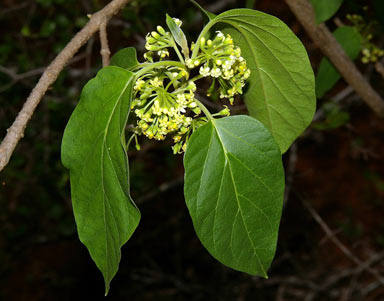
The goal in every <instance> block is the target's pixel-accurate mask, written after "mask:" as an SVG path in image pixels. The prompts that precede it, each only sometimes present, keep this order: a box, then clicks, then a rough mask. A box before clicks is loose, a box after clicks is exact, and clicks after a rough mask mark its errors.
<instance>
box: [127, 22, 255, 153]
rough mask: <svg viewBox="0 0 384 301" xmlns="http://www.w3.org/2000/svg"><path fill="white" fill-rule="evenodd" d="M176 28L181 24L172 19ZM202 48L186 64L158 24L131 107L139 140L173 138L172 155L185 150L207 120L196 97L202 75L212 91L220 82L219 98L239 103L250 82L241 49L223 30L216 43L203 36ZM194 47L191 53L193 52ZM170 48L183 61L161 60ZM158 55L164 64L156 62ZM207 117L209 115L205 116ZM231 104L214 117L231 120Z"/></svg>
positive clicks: (148, 43) (148, 41)
mask: <svg viewBox="0 0 384 301" xmlns="http://www.w3.org/2000/svg"><path fill="white" fill-rule="evenodd" d="M173 20H174V21H175V23H176V25H177V26H179V27H180V26H181V21H180V20H178V19H173ZM198 46H199V49H198V51H197V52H196V53H195V54H193V55H192V58H189V57H188V55H185V54H184V57H185V61H184V60H183V59H182V58H180V53H178V50H177V49H175V48H177V46H176V43H175V40H174V37H173V36H172V33H170V32H167V31H165V30H164V28H163V27H161V26H157V31H153V32H151V33H149V34H148V35H147V36H146V44H145V48H146V49H147V50H148V52H146V53H145V54H144V58H145V60H146V62H145V63H144V64H143V66H145V67H143V69H142V70H141V71H139V72H138V74H139V75H138V77H137V79H136V82H135V85H134V87H133V90H134V98H133V101H132V104H131V109H132V111H133V112H134V113H135V114H136V116H137V118H138V121H137V125H136V127H135V128H134V137H135V139H136V146H137V147H138V148H139V146H138V143H137V136H139V135H145V136H146V137H148V138H149V139H156V140H164V139H165V138H166V136H167V135H172V136H173V140H174V143H175V144H174V146H173V151H174V153H180V152H183V151H185V148H186V145H187V142H188V139H189V137H190V135H191V133H192V132H193V131H194V130H195V129H196V128H198V127H199V126H201V125H203V124H204V123H206V122H207V120H208V119H207V117H208V116H207V117H202V116H199V115H200V114H201V108H203V110H204V112H205V113H206V112H207V111H206V110H205V107H204V106H203V105H202V104H201V103H200V102H199V101H198V100H197V99H196V98H195V91H196V84H195V81H196V80H198V79H200V78H203V77H212V78H213V82H212V85H211V88H210V89H209V90H208V93H207V94H208V96H209V94H210V93H211V92H210V90H213V89H214V86H215V83H216V81H217V82H218V83H219V85H220V87H219V92H220V98H229V100H230V103H231V104H232V103H233V101H234V95H235V94H241V93H242V89H243V87H244V85H245V81H246V79H247V78H248V77H249V75H250V70H249V69H248V68H247V65H246V62H245V60H244V58H243V57H242V56H241V50H240V48H239V47H236V46H234V45H233V40H232V38H231V36H230V35H227V36H225V35H224V34H223V33H221V32H217V35H216V36H215V38H214V39H213V40H206V39H205V38H200V40H199V45H198ZM193 47H195V46H194V45H192V47H191V49H192V50H193ZM169 48H173V49H174V50H175V51H176V53H177V54H178V56H179V58H180V62H174V61H170V62H166V61H162V59H164V58H166V57H168V56H170V53H169ZM154 54H157V55H158V57H159V61H158V62H156V61H155V60H154ZM193 68H199V73H198V75H197V76H195V77H194V78H192V79H190V78H189V77H190V71H191V69H193ZM200 107H201V108H200ZM206 114H207V113H206ZM229 114H230V112H229V109H228V107H227V106H225V108H224V109H223V110H222V111H220V112H219V113H217V114H213V115H210V114H209V113H208V115H209V118H212V116H228V115H229Z"/></svg>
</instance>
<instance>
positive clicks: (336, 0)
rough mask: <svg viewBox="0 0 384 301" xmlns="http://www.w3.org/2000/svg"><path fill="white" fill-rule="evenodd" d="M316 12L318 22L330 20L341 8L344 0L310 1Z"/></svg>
mask: <svg viewBox="0 0 384 301" xmlns="http://www.w3.org/2000/svg"><path fill="white" fill-rule="evenodd" d="M309 1H310V2H311V4H312V6H313V9H314V10H315V14H316V22H317V23H318V24H319V23H322V22H325V21H327V20H328V19H330V18H331V17H332V16H333V15H334V14H335V13H336V12H337V11H338V10H339V8H340V6H341V4H342V3H343V1H344V0H309Z"/></svg>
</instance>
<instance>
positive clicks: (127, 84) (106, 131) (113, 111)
mask: <svg viewBox="0 0 384 301" xmlns="http://www.w3.org/2000/svg"><path fill="white" fill-rule="evenodd" d="M131 81H132V76H131V77H130V78H129V80H128V81H127V83H126V84H125V86H124V88H123V89H122V91H121V93H120V95H119V97H118V98H117V101H116V103H115V105H114V106H113V109H112V111H111V114H110V115H109V118H108V122H107V126H106V129H105V132H104V137H103V143H102V151H101V160H100V169H101V186H102V191H103V207H104V210H103V219H104V233H105V253H106V257H107V258H109V250H108V237H107V221H106V201H105V197H106V193H105V189H104V187H105V186H104V167H103V162H104V145H105V146H106V145H107V143H106V138H107V133H108V131H109V127H110V124H111V120H112V116H113V115H114V114H115V110H116V107H117V105H118V104H119V103H120V101H121V98H122V96H123V94H124V93H125V91H126V89H127V88H128V87H129V84H130V83H131ZM119 115H120V114H119ZM119 118H120V116H119ZM119 124H120V123H119ZM107 152H108V147H107ZM112 169H113V170H114V167H113V164H112ZM118 182H119V183H120V181H118ZM108 203H109V202H108ZM109 206H110V207H111V205H110V204H109ZM111 212H112V215H113V216H114V213H113V210H112V207H111ZM115 222H116V221H115ZM118 232H119V231H118ZM119 237H120V233H119ZM119 245H120V241H119ZM106 274H107V277H108V282H109V281H110V279H111V276H110V264H109V261H108V260H107V272H106Z"/></svg>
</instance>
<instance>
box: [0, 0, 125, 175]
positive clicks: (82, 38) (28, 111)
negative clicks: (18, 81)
mask: <svg viewBox="0 0 384 301" xmlns="http://www.w3.org/2000/svg"><path fill="white" fill-rule="evenodd" d="M129 1H130V0H113V1H112V2H111V3H109V4H108V5H107V6H105V7H104V8H103V9H102V10H100V11H99V12H97V13H95V14H94V15H93V16H92V17H91V18H90V20H89V22H88V23H87V25H86V26H85V27H84V28H83V29H82V30H81V31H80V32H78V33H77V34H76V35H75V36H74V38H73V39H72V40H71V41H70V42H69V43H68V44H67V46H65V48H64V49H63V50H62V51H61V52H60V53H59V55H58V56H57V57H56V58H55V59H54V60H53V62H52V63H51V64H50V65H49V66H48V68H47V69H46V70H45V72H44V73H43V75H42V76H41V78H40V80H39V82H38V83H37V85H36V86H35V88H34V89H33V90H32V92H31V94H30V95H29V97H28V99H27V101H26V102H25V103H24V105H23V108H22V109H21V111H20V112H19V114H18V115H17V117H16V119H15V121H14V122H13V124H12V126H11V127H10V128H9V129H8V130H7V135H6V136H5V138H4V140H3V141H2V142H1V144H0V171H1V170H2V169H3V168H4V167H5V166H6V165H7V164H8V162H9V159H10V158H11V155H12V153H13V151H14V149H15V147H16V145H17V143H18V142H19V140H20V139H21V138H22V137H23V136H24V130H25V127H26V125H27V123H28V121H29V119H31V117H32V114H33V112H34V111H35V109H36V107H37V105H38V104H39V102H40V100H41V99H42V97H43V96H44V94H45V93H46V91H47V89H48V88H49V87H50V85H52V84H53V83H54V82H55V80H56V79H57V77H58V76H59V74H60V72H61V71H62V70H63V68H64V67H65V65H66V64H67V63H68V62H69V60H70V59H71V58H72V57H73V56H74V55H75V54H76V52H77V51H78V50H79V49H80V47H81V46H83V45H84V44H85V43H86V42H87V41H88V40H89V39H90V38H91V37H92V35H93V34H94V33H95V32H97V31H98V30H99V29H100V27H101V25H102V24H103V23H105V22H106V21H108V20H109V19H110V18H112V16H113V15H115V14H116V13H117V12H119V11H120V9H121V8H123V6H124V5H126V4H127V3H128V2H129Z"/></svg>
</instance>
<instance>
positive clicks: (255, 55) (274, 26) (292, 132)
mask: <svg viewBox="0 0 384 301" xmlns="http://www.w3.org/2000/svg"><path fill="white" fill-rule="evenodd" d="M216 23H221V24H222V25H223V26H224V29H223V32H225V33H228V34H230V35H231V36H232V37H233V40H234V44H235V45H237V46H239V47H240V48H241V51H242V56H243V57H244V58H245V59H246V61H247V65H248V67H249V69H250V70H251V76H250V80H249V86H248V90H247V91H246V93H245V95H244V97H245V103H246V105H247V108H248V111H249V113H250V115H251V116H253V117H255V118H256V119H258V120H260V121H261V122H262V123H263V124H264V125H265V126H266V127H267V128H268V129H269V130H270V131H271V133H272V135H273V137H274V138H275V140H276V142H277V144H278V145H279V146H280V150H281V152H282V153H284V152H285V151H286V150H287V149H288V147H289V146H290V145H291V144H292V142H293V141H294V140H295V139H296V138H297V137H298V136H299V135H300V134H301V133H302V132H303V131H304V130H305V129H306V128H307V127H308V125H309V124H310V122H311V121H312V118H313V114H314V112H315V107H316V97H315V81H314V75H313V71H312V68H311V64H310V62H309V59H308V55H307V53H306V51H305V48H304V46H303V44H302V43H301V42H300V40H299V39H298V38H297V37H296V36H295V34H294V33H293V32H292V31H291V30H290V29H289V28H288V27H287V26H286V25H285V24H284V23H283V22H282V21H280V20H279V19H277V18H275V17H273V16H270V15H267V14H264V13H262V12H259V11H255V10H250V9H234V10H229V11H227V12H224V13H222V14H220V15H218V16H217V17H216V18H215V19H214V20H212V21H211V22H210V23H209V24H207V26H206V28H205V29H204V31H207V30H208V29H209V28H210V27H212V26H213V25H214V24H216Z"/></svg>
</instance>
